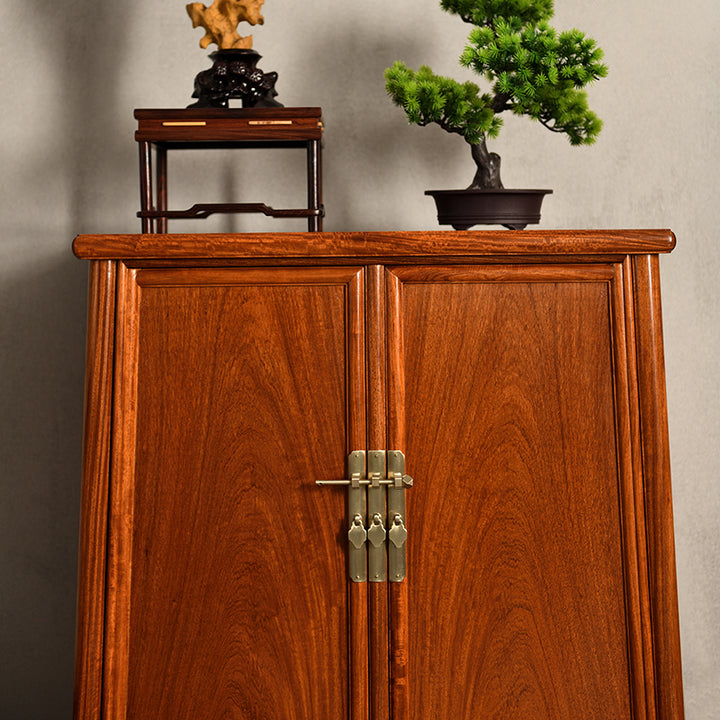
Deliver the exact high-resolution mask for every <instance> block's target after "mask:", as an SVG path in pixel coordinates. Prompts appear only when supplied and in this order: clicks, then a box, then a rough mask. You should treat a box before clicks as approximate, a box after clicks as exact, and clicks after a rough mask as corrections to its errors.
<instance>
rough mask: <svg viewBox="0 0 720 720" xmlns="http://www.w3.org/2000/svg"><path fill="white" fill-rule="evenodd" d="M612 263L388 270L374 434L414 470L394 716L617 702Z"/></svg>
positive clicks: (594, 712) (509, 716) (620, 622)
mask: <svg viewBox="0 0 720 720" xmlns="http://www.w3.org/2000/svg"><path fill="white" fill-rule="evenodd" d="M612 278H613V271H612V268H611V266H588V267H582V266H578V267H562V266H558V267H551V266H550V267H537V268H533V267H529V268H515V267H501V266H498V267H489V268H484V269H483V268H463V267H458V268H415V269H398V270H396V271H395V272H393V273H390V274H389V281H388V287H390V288H391V289H392V288H394V291H391V292H390V294H389V298H390V304H391V307H390V311H389V317H390V318H393V317H394V318H396V320H395V321H392V320H391V323H390V324H391V334H393V333H394V335H395V337H393V338H391V347H392V346H393V344H394V345H395V348H396V352H395V359H394V360H393V359H391V362H390V368H391V377H390V380H389V382H390V396H391V398H393V397H394V398H399V399H400V401H401V404H402V410H401V411H399V412H398V414H397V417H395V418H392V417H391V422H392V427H391V429H390V435H391V436H394V437H397V438H398V439H399V442H401V443H402V445H403V449H404V450H405V453H406V456H407V462H408V471H409V472H410V473H411V474H412V475H413V477H414V478H415V481H416V482H415V485H414V487H413V488H412V489H411V490H410V491H409V492H408V499H407V528H408V533H409V535H408V578H407V581H406V583H407V588H406V592H407V610H406V615H405V616H404V617H403V616H396V617H394V618H393V619H392V622H394V623H398V624H399V625H400V626H401V628H402V626H403V625H404V624H405V625H406V630H405V634H404V632H403V630H402V629H401V630H399V631H398V636H399V637H401V638H403V637H405V638H406V640H405V642H406V643H407V648H406V650H407V669H406V672H407V678H406V680H405V678H403V679H402V684H404V683H405V682H406V684H407V693H406V702H407V707H406V710H405V716H406V717H405V718H403V719H402V720H406V718H407V719H408V720H409V719H413V720H421V719H428V720H429V719H431V718H435V717H443V718H445V717H452V718H456V719H457V720H475V718H484V719H488V720H490V719H496V720H514V719H517V720H527V718H533V720H543V719H545V718H547V719H550V718H552V719H553V720H558V719H561V718H567V719H568V720H570V719H571V718H572V719H575V718H586V719H589V718H597V720H601V719H602V720H605V719H606V718H614V719H618V720H620V719H622V718H630V717H631V716H632V710H631V705H630V699H629V692H628V688H629V685H630V672H631V671H630V668H629V664H628V654H629V647H628V643H629V640H628V629H627V628H628V623H627V619H626V610H625V607H626V602H628V598H627V594H626V582H625V573H626V566H627V562H628V561H627V558H625V557H624V548H623V533H622V526H623V523H624V522H625V517H624V515H623V508H622V506H621V496H622V492H621V484H622V481H621V478H620V477H619V471H618V466H619V460H618V449H617V441H616V407H615V402H616V401H615V397H616V395H615V385H614V376H613V372H614V344H613V335H612V333H613V326H614V324H616V323H615V321H614V318H613V300H612V298H613V294H612V292H611V283H612ZM393 327H394V330H393ZM391 352H392V351H391ZM400 607H401V608H402V604H400ZM403 612H405V611H404V609H403ZM401 650H402V652H403V654H404V651H405V648H401Z"/></svg>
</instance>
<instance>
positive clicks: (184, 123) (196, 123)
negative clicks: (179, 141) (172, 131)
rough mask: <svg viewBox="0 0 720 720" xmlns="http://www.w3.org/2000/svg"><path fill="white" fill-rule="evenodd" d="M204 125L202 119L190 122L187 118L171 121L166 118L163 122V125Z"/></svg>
mask: <svg viewBox="0 0 720 720" xmlns="http://www.w3.org/2000/svg"><path fill="white" fill-rule="evenodd" d="M206 125H207V123H206V122H205V121H204V120H198V121H193V122H190V121H189V120H184V121H182V122H181V121H177V122H171V121H169V120H168V121H165V122H163V127H205V126H206Z"/></svg>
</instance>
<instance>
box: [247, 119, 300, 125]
mask: <svg viewBox="0 0 720 720" xmlns="http://www.w3.org/2000/svg"><path fill="white" fill-rule="evenodd" d="M292 124H293V121H292V120H248V125H292Z"/></svg>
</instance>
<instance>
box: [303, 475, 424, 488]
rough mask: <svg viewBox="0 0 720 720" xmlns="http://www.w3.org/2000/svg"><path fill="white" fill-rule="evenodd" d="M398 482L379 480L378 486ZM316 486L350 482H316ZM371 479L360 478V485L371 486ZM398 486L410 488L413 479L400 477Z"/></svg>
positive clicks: (348, 482)
mask: <svg viewBox="0 0 720 720" xmlns="http://www.w3.org/2000/svg"><path fill="white" fill-rule="evenodd" d="M397 483H398V480H397V479H396V478H380V479H379V480H378V485H397ZM315 484H316V485H350V480H316V481H315ZM372 484H373V482H372V479H369V478H360V485H372ZM400 484H401V485H403V486H405V487H412V484H413V479H412V478H411V477H410V476H409V475H402V476H401V477H400Z"/></svg>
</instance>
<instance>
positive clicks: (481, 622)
mask: <svg viewBox="0 0 720 720" xmlns="http://www.w3.org/2000/svg"><path fill="white" fill-rule="evenodd" d="M673 245H674V237H673V236H672V233H670V232H669V231H663V230H651V231H530V232H528V231H523V232H522V233H513V232H494V231H491V232H478V233H468V232H464V233H453V232H430V233H412V232H411V233H392V232H388V233H313V234H307V233H294V234H278V235H228V236H219V235H152V236H151V235H143V236H110V235H107V236H80V237H79V238H77V240H76V242H75V250H76V252H77V253H78V254H79V255H80V256H83V257H89V258H97V260H96V261H95V262H93V264H92V275H91V284H90V306H91V310H90V314H89V324H88V359H87V363H88V370H87V384H86V428H85V434H84V444H85V449H84V467H83V511H82V517H81V525H82V528H81V530H82V541H81V552H80V563H81V564H80V576H79V578H80V579H79V583H80V585H79V588H80V589H79V595H78V622H79V625H78V635H77V637H78V653H77V682H76V688H75V718H76V720H100V718H102V720H121V719H122V720H126V718H127V719H129V718H133V719H134V720H145V719H146V718H147V720H150V718H153V719H154V718H165V717H168V718H173V720H176V719H177V720H184V719H185V718H193V720H195V719H196V718H204V717H242V718H243V720H245V718H248V720H254V719H256V718H257V719H259V718H262V719H263V720H280V719H281V718H282V720H315V719H316V718H322V720H387V718H392V720H421V719H422V720H428V718H435V717H438V718H453V719H454V720H455V719H457V720H466V719H467V720H469V719H470V718H472V720H475V719H476V718H478V717H480V718H483V720H486V719H488V720H493V719H497V720H520V719H522V720H528V719H529V718H532V720H550V718H552V719H553V720H571V719H572V720H576V719H577V718H583V720H586V719H589V720H595V719H597V720H607V719H608V718H612V720H629V719H630V718H632V720H682V717H683V708H682V676H681V667H680V643H679V632H678V620H677V590H676V576H675V565H674V563H675V558H674V542H673V527H672V506H671V494H670V475H669V472H670V470H669V454H668V440H667V408H666V400H665V394H664V382H665V378H664V369H663V347H662V325H661V318H660V294H659V284H658V258H657V255H656V254H654V253H658V252H667V251H668V250H670V249H671V248H672V246H673ZM114 258H118V259H119V260H120V261H118V262H115V261H113V259H114ZM113 366H114V370H113ZM375 447H377V448H381V447H386V448H389V449H395V448H397V449H399V450H402V451H403V452H404V453H405V454H406V458H407V471H408V472H409V473H410V474H411V475H412V476H413V477H414V478H415V484H414V486H413V487H412V488H411V489H410V490H409V491H408V499H407V503H408V508H407V518H406V525H407V529H408V533H409V535H408V553H409V556H408V557H409V568H408V576H407V578H406V580H405V581H403V582H401V583H388V584H387V585H385V584H378V583H352V582H349V581H347V580H346V578H347V568H346V567H345V564H346V553H345V547H346V543H347V527H348V518H347V517H346V510H345V491H344V489H343V488H342V487H330V488H328V487H323V488H318V487H316V486H315V485H314V480H316V479H321V478H325V479H329V478H336V477H341V476H343V475H344V474H345V467H344V462H345V456H346V454H347V452H349V451H351V450H356V449H373V448H375Z"/></svg>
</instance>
